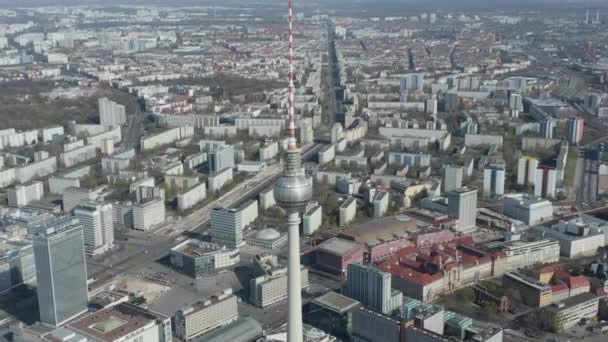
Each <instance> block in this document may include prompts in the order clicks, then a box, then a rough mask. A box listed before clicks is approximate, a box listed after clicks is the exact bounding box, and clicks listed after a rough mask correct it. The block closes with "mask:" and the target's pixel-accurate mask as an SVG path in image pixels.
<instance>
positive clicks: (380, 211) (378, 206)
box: [373, 191, 390, 218]
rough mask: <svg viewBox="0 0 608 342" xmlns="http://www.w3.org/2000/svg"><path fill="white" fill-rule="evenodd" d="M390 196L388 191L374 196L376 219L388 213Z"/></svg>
mask: <svg viewBox="0 0 608 342" xmlns="http://www.w3.org/2000/svg"><path fill="white" fill-rule="evenodd" d="M389 197H390V196H389V194H388V192H386V191H382V192H378V193H376V195H374V200H373V205H374V217H375V218H379V217H382V216H384V215H386V212H387V211H388V204H389V203H388V202H389Z"/></svg>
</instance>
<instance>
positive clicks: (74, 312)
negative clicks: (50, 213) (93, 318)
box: [33, 217, 88, 326]
mask: <svg viewBox="0 0 608 342" xmlns="http://www.w3.org/2000/svg"><path fill="white" fill-rule="evenodd" d="M36 231H37V233H35V234H34V236H33V243H34V259H35V261H36V278H37V283H38V306H39V309H40V321H41V322H42V323H45V324H48V325H51V326H60V325H62V324H64V323H65V322H67V321H69V320H71V319H73V318H74V317H76V316H78V315H81V314H82V313H84V312H86V311H87V305H88V292H87V291H88V290H87V267H86V263H85V255H84V236H83V232H82V225H80V223H79V221H78V218H76V217H64V218H58V219H55V220H52V221H50V222H48V223H46V224H44V225H43V226H42V227H40V228H39V229H37V230H36Z"/></svg>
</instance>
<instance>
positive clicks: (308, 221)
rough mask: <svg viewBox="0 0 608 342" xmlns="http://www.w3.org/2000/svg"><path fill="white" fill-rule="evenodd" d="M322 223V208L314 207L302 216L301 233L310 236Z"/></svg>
mask: <svg viewBox="0 0 608 342" xmlns="http://www.w3.org/2000/svg"><path fill="white" fill-rule="evenodd" d="M321 223H323V208H322V207H321V206H320V205H316V206H314V207H312V208H311V209H310V210H308V211H307V212H306V213H305V214H304V215H303V216H302V233H303V234H304V235H312V234H313V233H314V232H316V231H317V229H319V228H320V227H321Z"/></svg>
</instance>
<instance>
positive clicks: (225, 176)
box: [207, 168, 232, 193]
mask: <svg viewBox="0 0 608 342" xmlns="http://www.w3.org/2000/svg"><path fill="white" fill-rule="evenodd" d="M207 182H208V185H209V191H211V193H215V192H216V191H219V190H221V189H222V188H223V187H224V185H226V184H228V183H230V182H232V168H226V169H224V170H222V171H219V172H217V173H216V174H214V175H210V176H209V177H208V178H207Z"/></svg>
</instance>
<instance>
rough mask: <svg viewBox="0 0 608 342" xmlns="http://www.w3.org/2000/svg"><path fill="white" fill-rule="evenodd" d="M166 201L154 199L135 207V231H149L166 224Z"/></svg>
mask: <svg viewBox="0 0 608 342" xmlns="http://www.w3.org/2000/svg"><path fill="white" fill-rule="evenodd" d="M165 220H166V217H165V201H164V200H163V199H162V198H152V199H149V200H147V201H145V202H143V203H138V204H136V205H134V206H133V229H135V230H143V231H147V230H149V229H150V228H152V227H153V226H155V225H158V224H161V223H163V222H165Z"/></svg>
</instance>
